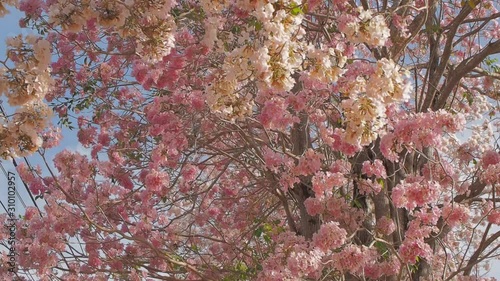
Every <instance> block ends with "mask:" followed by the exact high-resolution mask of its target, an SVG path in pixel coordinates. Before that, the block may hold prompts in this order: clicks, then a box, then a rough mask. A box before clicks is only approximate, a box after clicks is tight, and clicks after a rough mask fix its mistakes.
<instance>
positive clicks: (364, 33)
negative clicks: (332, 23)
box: [341, 7, 390, 46]
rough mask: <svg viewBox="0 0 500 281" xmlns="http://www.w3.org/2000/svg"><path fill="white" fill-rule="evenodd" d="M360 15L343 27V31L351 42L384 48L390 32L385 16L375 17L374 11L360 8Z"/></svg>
mask: <svg viewBox="0 0 500 281" xmlns="http://www.w3.org/2000/svg"><path fill="white" fill-rule="evenodd" d="M358 12H359V15H358V17H357V18H352V19H351V21H348V22H347V24H345V25H342V26H341V31H342V32H343V33H344V34H345V35H346V36H347V38H348V39H349V41H351V42H354V43H366V44H368V45H371V46H384V45H385V44H386V42H387V41H388V39H389V36H390V31H389V28H388V27H387V24H386V22H385V19H384V16H382V15H376V16H373V13H372V11H370V10H364V9H363V7H359V8H358Z"/></svg>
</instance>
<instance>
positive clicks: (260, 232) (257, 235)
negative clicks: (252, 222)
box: [253, 226, 264, 237]
mask: <svg viewBox="0 0 500 281" xmlns="http://www.w3.org/2000/svg"><path fill="white" fill-rule="evenodd" d="M263 231H264V229H263V228H262V226H259V228H257V229H256V230H255V231H254V232H253V235H254V236H255V237H260V236H261V235H262V232H263Z"/></svg>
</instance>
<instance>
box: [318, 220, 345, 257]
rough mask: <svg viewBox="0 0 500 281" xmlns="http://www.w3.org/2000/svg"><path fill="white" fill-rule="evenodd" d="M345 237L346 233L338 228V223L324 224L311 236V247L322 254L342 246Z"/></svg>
mask: <svg viewBox="0 0 500 281" xmlns="http://www.w3.org/2000/svg"><path fill="white" fill-rule="evenodd" d="M346 235H347V232H346V231H345V230H344V229H342V228H340V227H339V224H338V223H336V222H329V223H325V224H323V225H321V228H320V229H319V230H318V232H317V233H315V234H314V235H313V245H314V246H315V247H317V248H318V249H320V250H321V251H323V252H327V251H329V250H335V249H336V248H338V247H340V246H342V245H343V244H344V242H345V239H346Z"/></svg>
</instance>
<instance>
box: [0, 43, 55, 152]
mask: <svg viewBox="0 0 500 281" xmlns="http://www.w3.org/2000/svg"><path fill="white" fill-rule="evenodd" d="M7 46H8V50H7V56H8V58H9V59H10V60H11V61H12V62H13V64H14V65H15V67H8V66H4V67H0V94H3V95H5V96H6V97H7V101H8V103H9V105H11V106H17V107H18V108H17V110H16V112H15V114H14V115H13V117H12V118H9V119H7V118H3V124H2V128H1V135H2V136H1V140H0V142H1V145H0V146H1V147H2V151H1V157H4V158H5V157H14V156H18V155H26V154H29V153H31V152H33V151H35V150H37V149H38V148H40V147H41V146H42V138H41V137H40V133H41V132H42V131H43V130H44V129H45V128H47V126H48V124H49V118H50V117H51V115H52V111H51V110H50V109H49V108H48V106H47V105H46V104H45V103H44V102H43V99H44V98H45V96H46V95H47V93H48V92H49V91H50V89H51V86H52V84H53V82H52V78H51V76H50V67H49V64H50V57H51V46H50V43H49V42H48V41H47V40H44V39H41V38H38V37H36V36H33V35H28V36H25V37H22V36H17V37H11V38H8V39H7ZM30 50H32V51H30ZM16 143H17V144H18V145H16Z"/></svg>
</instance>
